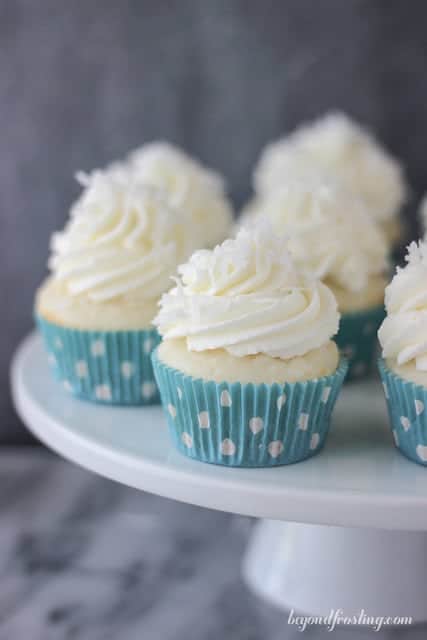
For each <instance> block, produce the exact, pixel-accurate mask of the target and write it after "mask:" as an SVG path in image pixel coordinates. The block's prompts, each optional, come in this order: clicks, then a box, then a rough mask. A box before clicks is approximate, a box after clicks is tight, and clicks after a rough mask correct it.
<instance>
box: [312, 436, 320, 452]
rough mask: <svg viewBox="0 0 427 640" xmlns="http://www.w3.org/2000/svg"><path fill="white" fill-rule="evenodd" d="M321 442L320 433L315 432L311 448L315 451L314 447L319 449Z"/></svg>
mask: <svg viewBox="0 0 427 640" xmlns="http://www.w3.org/2000/svg"><path fill="white" fill-rule="evenodd" d="M319 443H320V435H319V434H318V433H313V435H312V436H311V438H310V449H311V450H312V451H313V450H314V449H317V447H318V446H319Z"/></svg>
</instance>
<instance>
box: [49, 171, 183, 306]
mask: <svg viewBox="0 0 427 640" xmlns="http://www.w3.org/2000/svg"><path fill="white" fill-rule="evenodd" d="M70 215H71V217H70V220H69V222H68V223H67V225H66V226H65V229H64V231H62V232H60V233H55V234H54V235H53V237H52V241H51V249H52V256H51V258H50V261H49V268H50V269H51V270H52V271H53V275H54V278H55V279H56V280H59V281H63V282H64V283H65V284H66V288H67V291H68V293H69V294H70V295H73V296H79V295H85V296H87V297H88V298H89V299H90V300H92V301H94V302H103V301H107V300H112V299H115V298H117V297H119V296H123V297H125V298H126V297H132V300H137V299H138V298H142V299H147V298H154V297H158V296H160V294H161V293H163V292H164V291H165V290H166V289H167V288H168V285H169V283H170V276H171V275H172V274H173V273H174V272H175V269H176V267H177V265H178V264H179V263H180V262H182V260H184V259H186V257H187V256H188V255H189V252H190V249H191V248H192V247H188V243H187V238H186V228H187V226H188V221H187V218H186V216H185V214H183V213H182V212H180V211H179V210H177V209H173V208H172V207H171V205H170V203H168V202H167V201H166V200H165V198H164V197H163V195H162V193H161V192H159V191H158V190H156V189H154V188H152V187H146V186H142V185H140V184H135V183H132V182H129V181H128V184H127V185H126V186H124V185H121V184H120V183H119V181H117V180H115V179H113V178H112V177H111V176H108V175H105V174H103V173H102V172H96V173H94V174H93V175H92V176H91V179H90V182H89V185H88V187H87V188H86V189H85V190H84V192H83V194H82V196H81V197H80V199H79V200H78V201H77V202H76V203H75V205H74V206H73V207H72V209H71V214H70Z"/></svg>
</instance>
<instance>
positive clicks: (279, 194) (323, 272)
mask: <svg viewBox="0 0 427 640" xmlns="http://www.w3.org/2000/svg"><path fill="white" fill-rule="evenodd" d="M264 218H267V219H268V220H269V221H270V223H271V224H272V226H273V229H274V231H275V232H276V233H277V234H280V233H284V234H286V235H287V236H288V247H289V251H290V253H291V254H292V256H293V258H294V260H295V262H296V263H297V265H298V266H299V267H300V268H301V269H303V270H305V271H307V272H309V273H312V274H313V275H314V276H315V277H316V278H319V279H320V280H322V281H323V282H324V283H325V284H326V285H327V286H328V287H329V288H330V289H331V290H332V291H333V293H334V295H335V297H336V299H337V302H338V308H339V311H340V313H341V321H340V330H339V333H338V335H337V337H336V341H337V343H338V345H339V347H340V348H341V349H342V351H343V353H344V355H346V356H347V357H348V358H349V360H350V370H349V378H350V379H351V378H355V377H360V376H362V375H365V374H366V373H367V372H368V371H369V370H370V369H371V367H372V364H373V363H374V360H375V357H374V356H375V348H376V333H377V330H378V327H379V325H380V324H381V321H382V320H383V318H384V304H383V301H384V288H385V285H386V277H385V273H386V270H387V267H388V262H387V242H386V240H385V237H384V233H383V231H382V230H381V228H380V227H379V226H378V225H377V224H376V223H375V222H374V221H373V220H372V218H371V217H370V216H369V215H368V214H367V212H366V207H365V205H364V202H363V201H361V200H359V199H358V198H357V197H355V196H354V195H353V194H349V193H348V192H347V191H346V190H345V189H343V188H342V186H340V185H339V184H338V183H336V182H329V183H325V182H322V181H319V180H317V181H304V182H302V181H298V180H294V181H290V182H289V183H288V184H287V185H286V186H283V187H282V188H280V189H275V190H274V191H272V192H271V193H269V194H267V195H266V196H265V197H264V198H263V200H262V202H261V204H260V207H259V208H257V207H253V209H252V210H251V212H250V214H249V215H246V216H245V218H244V220H243V223H244V224H246V225H251V224H254V223H256V222H257V221H258V220H260V219H264Z"/></svg>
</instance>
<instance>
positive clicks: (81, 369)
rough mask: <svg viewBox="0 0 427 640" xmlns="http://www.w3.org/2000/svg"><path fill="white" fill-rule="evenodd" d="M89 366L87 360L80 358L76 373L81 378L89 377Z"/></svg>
mask: <svg viewBox="0 0 427 640" xmlns="http://www.w3.org/2000/svg"><path fill="white" fill-rule="evenodd" d="M87 373H88V368H87V362H86V361H85V360H78V362H76V375H77V376H78V377H79V378H87Z"/></svg>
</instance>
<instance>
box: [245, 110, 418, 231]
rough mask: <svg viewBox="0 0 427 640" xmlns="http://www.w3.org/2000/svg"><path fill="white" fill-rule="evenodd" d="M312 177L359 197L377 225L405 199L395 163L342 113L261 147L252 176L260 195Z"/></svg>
mask: <svg viewBox="0 0 427 640" xmlns="http://www.w3.org/2000/svg"><path fill="white" fill-rule="evenodd" d="M316 173H320V175H322V176H323V177H324V178H328V177H329V178H336V179H338V180H339V181H340V182H342V184H343V185H344V186H345V187H346V188H347V189H348V190H349V191H352V192H354V193H355V194H358V195H359V196H360V197H362V198H363V199H364V200H365V202H366V204H367V205H368V206H369V208H370V210H371V215H372V216H373V217H374V218H376V219H377V220H379V221H384V220H387V219H390V218H392V217H393V216H395V215H397V213H398V211H399V209H400V207H401V206H402V204H403V202H404V200H405V197H406V184H405V179H404V173H403V170H402V168H401V166H400V164H399V163H398V162H397V160H396V159H395V158H393V157H392V156H391V154H389V153H387V152H386V151H385V150H384V149H383V148H382V147H381V146H380V144H379V143H378V142H377V141H376V140H375V138H374V137H373V136H372V135H371V134H370V133H369V132H368V131H367V130H365V129H364V128H362V127H361V126H359V125H358V124H356V123H355V122H353V121H352V120H351V119H350V118H349V117H348V116H346V115H344V114H342V113H330V114H327V115H326V116H324V117H323V118H319V119H318V120H316V121H314V122H313V123H311V124H307V125H303V126H301V127H300V128H299V129H297V130H296V131H295V132H294V133H292V134H291V135H289V136H287V137H284V138H282V139H280V140H278V141H276V142H273V143H271V144H269V145H267V147H266V148H265V149H264V151H263V153H262V154H261V157H260V160H259V162H258V165H257V167H256V169H255V172H254V184H255V189H256V191H257V192H258V193H259V194H264V193H266V192H269V191H271V190H272V189H275V188H276V187H277V186H279V185H281V184H283V183H284V182H286V181H287V180H288V179H290V178H295V177H297V176H301V177H306V176H313V175H315V174H316Z"/></svg>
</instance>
